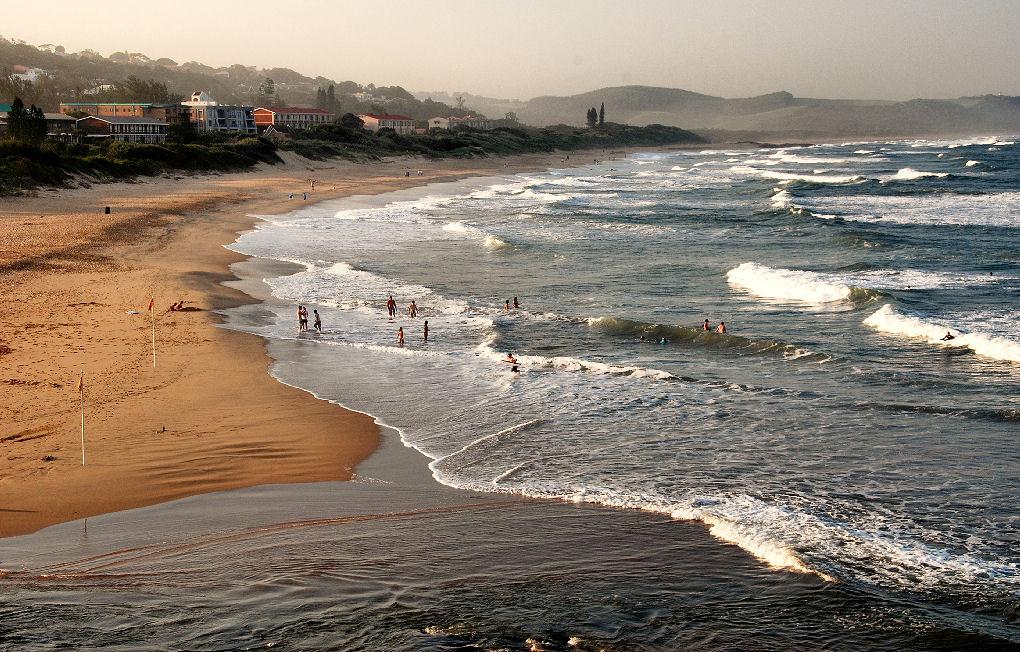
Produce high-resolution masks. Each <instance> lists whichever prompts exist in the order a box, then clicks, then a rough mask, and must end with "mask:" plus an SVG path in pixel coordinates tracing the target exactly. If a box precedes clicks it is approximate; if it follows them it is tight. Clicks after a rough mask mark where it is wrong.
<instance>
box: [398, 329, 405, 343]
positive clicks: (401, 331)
mask: <svg viewBox="0 0 1020 652" xmlns="http://www.w3.org/2000/svg"><path fill="white" fill-rule="evenodd" d="M397 345H398V346H404V327H403V326H400V327H399V328H397Z"/></svg>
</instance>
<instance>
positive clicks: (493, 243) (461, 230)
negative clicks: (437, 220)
mask: <svg viewBox="0 0 1020 652" xmlns="http://www.w3.org/2000/svg"><path fill="white" fill-rule="evenodd" d="M443 230H444V231H448V232H450V233H458V234H460V235H464V236H467V237H469V238H474V239H476V240H478V241H480V242H481V243H482V246H483V247H485V248H486V249H489V250H491V251H499V250H500V249H507V248H509V247H510V243H509V242H507V241H506V240H503V239H502V238H500V237H499V236H497V235H494V234H492V233H488V232H487V231H483V230H482V229H480V228H478V227H477V226H474V225H471V224H465V223H464V222H447V223H446V224H444V225H443Z"/></svg>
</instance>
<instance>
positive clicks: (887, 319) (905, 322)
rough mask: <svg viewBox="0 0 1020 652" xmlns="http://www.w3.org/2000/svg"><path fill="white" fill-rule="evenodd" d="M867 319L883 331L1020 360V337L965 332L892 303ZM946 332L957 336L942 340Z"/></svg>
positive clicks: (991, 356)
mask: <svg viewBox="0 0 1020 652" xmlns="http://www.w3.org/2000/svg"><path fill="white" fill-rule="evenodd" d="M864 323H865V324H866V325H868V326H871V327H872V328H874V329H875V330H878V331H881V332H883V333H889V334H892V335H904V336H907V337H910V338H915V339H921V340H924V341H926V342H928V343H929V344H937V345H939V346H944V347H948V348H956V347H966V348H969V349H971V350H972V351H974V352H975V353H977V354H978V355H981V356H984V357H987V358H994V359H996V360H1005V361H1008V362H1020V342H1018V341H1015V340H1011V339H1007V338H1005V337H1001V336H997V335H990V334H987V333H978V332H971V333H963V332H960V331H959V330H957V329H955V328H953V327H952V326H950V325H947V324H944V323H940V322H938V321H934V320H931V319H923V318H921V317H917V316H914V315H906V314H903V313H900V312H898V311H897V310H896V309H895V308H893V307H892V305H890V304H886V305H884V306H882V307H881V308H879V309H878V310H877V311H876V312H875V313H874V314H873V315H871V316H870V317H868V318H867V319H865V320H864ZM947 332H948V333H952V334H953V336H954V339H952V340H948V341H943V340H942V338H943V337H945V335H946V333H947Z"/></svg>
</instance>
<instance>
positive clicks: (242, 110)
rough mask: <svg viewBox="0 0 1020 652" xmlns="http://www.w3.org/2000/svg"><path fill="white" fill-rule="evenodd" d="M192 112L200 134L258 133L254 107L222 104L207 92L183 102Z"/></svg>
mask: <svg viewBox="0 0 1020 652" xmlns="http://www.w3.org/2000/svg"><path fill="white" fill-rule="evenodd" d="M181 105H182V106H184V107H186V108H187V110H188V111H189V112H190V116H191V122H192V124H194V125H195V129H197V130H198V131H199V132H209V131H229V132H240V133H246V134H252V135H254V134H256V133H258V127H256V126H255V114H254V107H251V106H242V105H233V104H220V103H219V102H217V101H216V100H214V99H213V98H212V97H210V95H209V94H208V93H206V92H205V91H197V92H195V93H193V94H192V95H191V100H190V101H188V102H181Z"/></svg>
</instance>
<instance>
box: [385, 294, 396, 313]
mask: <svg viewBox="0 0 1020 652" xmlns="http://www.w3.org/2000/svg"><path fill="white" fill-rule="evenodd" d="M386 312H388V313H389V315H390V319H393V318H394V317H396V316H397V302H396V301H394V300H393V295H392V294H391V295H390V298H389V299H387V300H386Z"/></svg>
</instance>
